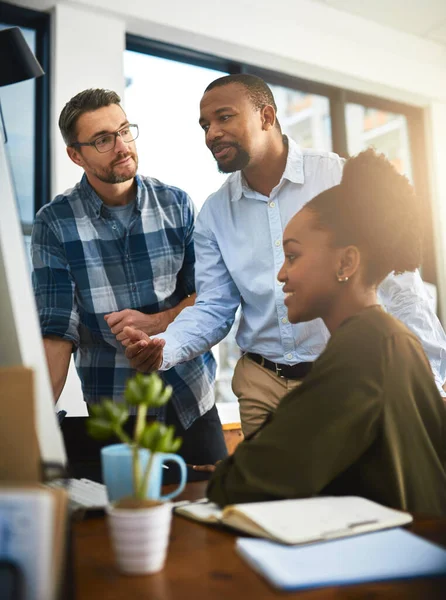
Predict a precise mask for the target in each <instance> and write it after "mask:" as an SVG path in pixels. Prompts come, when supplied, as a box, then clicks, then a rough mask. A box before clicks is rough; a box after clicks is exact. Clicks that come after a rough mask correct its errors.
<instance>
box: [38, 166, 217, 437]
mask: <svg viewBox="0 0 446 600" xmlns="http://www.w3.org/2000/svg"><path fill="white" fill-rule="evenodd" d="M136 183H137V196H136V202H135V209H134V213H133V215H132V217H131V220H130V223H129V227H128V228H127V229H126V228H125V227H124V226H123V224H122V222H121V221H120V220H119V219H118V218H116V217H115V216H114V215H113V213H112V212H111V211H109V210H108V209H107V207H106V205H104V204H103V202H102V201H101V200H100V198H99V197H98V196H97V194H96V193H95V191H94V190H93V188H92V187H91V186H90V184H89V183H88V180H87V178H86V176H85V175H84V176H83V178H82V180H81V181H80V183H78V184H77V185H76V186H75V187H74V188H73V189H72V190H70V191H68V192H66V193H65V194H62V195H59V196H57V197H56V198H55V199H54V200H53V201H52V202H50V203H49V204H47V205H45V206H44V207H43V208H42V209H41V210H40V211H39V212H38V214H37V216H36V220H35V223H34V227H33V233H32V246H31V254H32V261H33V275H32V277H33V286H34V292H35V296H36V301H37V308H38V312H39V317H40V324H41V329H42V335H43V336H57V337H60V338H62V339H65V340H69V341H71V342H72V343H73V346H74V348H75V363H76V367H77V372H78V374H79V377H80V379H81V383H82V390H83V394H84V400H85V401H86V402H87V403H89V404H94V403H96V402H98V401H99V400H100V399H101V397H104V396H107V397H110V398H113V399H114V400H115V401H116V402H120V401H122V397H123V392H124V388H125V383H126V380H127V379H128V378H129V377H131V376H132V375H133V374H134V371H133V370H132V369H130V367H129V364H128V361H127V359H126V357H125V354H124V348H123V346H122V345H121V343H120V342H118V341H117V340H116V338H115V336H114V335H113V333H112V332H111V331H110V329H109V327H108V325H107V323H106V321H105V319H104V315H106V314H107V313H110V312H113V311H120V310H123V309H125V308H131V309H134V310H138V311H141V312H143V313H146V314H154V313H157V312H160V311H164V310H167V309H169V308H173V307H174V306H176V305H177V304H178V303H179V302H180V301H181V300H183V299H184V298H185V297H186V296H187V295H189V294H192V293H194V291H195V283H194V262H195V255H194V247H193V229H194V207H193V204H192V202H191V200H190V198H189V197H188V196H187V194H186V193H185V192H183V191H182V190H180V189H178V188H175V187H171V186H167V185H165V184H163V183H160V182H159V181H157V180H156V179H152V178H150V177H142V176H137V177H136ZM186 310H187V309H186ZM160 375H161V376H162V378H163V379H164V381H165V382H166V383H168V384H170V385H172V387H173V396H172V402H173V404H174V406H175V409H176V411H177V413H178V416H179V419H180V421H181V423H182V425H183V426H184V427H185V428H187V427H189V426H190V425H191V424H192V423H193V421H194V420H195V419H196V418H197V417H199V416H200V415H202V414H204V413H205V412H207V411H208V410H209V409H210V408H211V407H212V405H213V403H214V393H213V383H214V379H215V361H214V358H213V356H212V354H211V353H209V352H208V353H205V354H202V355H200V356H198V357H197V358H195V359H193V360H190V361H188V362H185V363H182V364H180V365H177V366H176V367H174V368H172V369H170V370H168V371H165V372H163V373H160Z"/></svg>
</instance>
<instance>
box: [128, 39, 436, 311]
mask: <svg viewBox="0 0 446 600" xmlns="http://www.w3.org/2000/svg"><path fill="white" fill-rule="evenodd" d="M126 50H130V51H133V52H140V53H142V54H149V55H152V56H157V57H159V58H167V59H170V60H174V61H178V62H183V63H188V64H193V65H196V66H201V67H207V68H212V69H216V70H221V71H226V72H227V73H230V74H235V73H250V74H252V75H258V76H259V77H261V78H262V79H264V80H265V81H266V82H267V83H269V84H272V85H280V86H284V87H288V88H290V89H294V90H297V91H299V92H304V93H308V94H317V95H320V96H326V97H327V98H328V99H329V103H330V119H331V137H332V145H333V152H336V154H338V155H339V156H342V157H344V158H347V157H348V145H347V127H346V114H345V113H346V110H345V109H346V105H347V104H349V103H354V104H360V105H362V106H364V107H366V108H375V109H378V110H383V111H387V112H391V113H398V114H401V115H404V116H405V117H406V120H407V127H408V136H409V152H410V156H411V165H412V175H413V181H414V186H415V188H416V190H417V193H418V194H419V196H420V198H421V199H422V202H423V203H424V207H425V209H426V212H428V214H429V215H430V218H428V219H426V227H425V235H424V252H423V262H422V265H421V267H422V271H423V279H425V281H427V282H429V283H433V284H435V285H437V271H436V256H435V246H434V226H433V219H434V213H433V206H432V199H431V193H430V189H429V180H428V177H427V172H428V164H427V141H426V131H425V127H424V110H423V109H422V108H419V107H416V106H412V105H410V104H404V103H401V102H396V101H393V100H389V99H385V98H381V97H379V96H372V95H369V94H363V93H360V92H354V91H351V90H347V89H343V88H340V87H336V86H333V85H329V84H324V83H320V82H317V81H312V80H309V79H303V78H300V77H296V76H294V75H290V74H286V73H281V72H277V71H272V70H269V69H265V68H261V67H258V66H255V65H250V64H247V63H243V62H237V61H233V60H227V59H224V58H221V57H219V56H214V55H211V54H206V53H203V52H199V51H196V50H192V49H190V48H186V47H183V46H176V45H173V44H169V43H166V42H160V41H158V40H153V39H150V38H144V37H140V36H135V35H132V34H127V35H126ZM439 305H441V302H439Z"/></svg>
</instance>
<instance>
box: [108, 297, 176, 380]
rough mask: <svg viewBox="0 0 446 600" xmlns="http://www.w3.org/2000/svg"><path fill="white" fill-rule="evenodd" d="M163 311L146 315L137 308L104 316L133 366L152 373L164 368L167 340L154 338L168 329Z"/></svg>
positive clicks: (138, 369) (143, 371)
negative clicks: (164, 349) (164, 352)
mask: <svg viewBox="0 0 446 600" xmlns="http://www.w3.org/2000/svg"><path fill="white" fill-rule="evenodd" d="M163 314H164V313H157V314H154V315H146V314H144V313H141V312H139V311H137V310H132V309H128V308H127V309H125V310H121V311H118V312H113V313H109V314H107V315H105V316H104V319H105V321H106V322H107V325H108V326H109V327H110V330H111V332H112V333H113V334H114V335H115V336H116V339H117V340H118V342H121V344H122V345H123V346H124V347H125V355H126V357H127V359H128V361H129V363H130V366H131V367H132V369H136V370H137V371H141V372H142V373H150V372H151V371H156V370H158V369H159V368H160V367H161V364H162V362H163V347H164V344H165V342H164V340H159V339H156V338H155V339H151V338H150V337H149V336H150V335H157V334H158V333H161V332H163V331H165V330H166V328H167V325H168V324H169V323H168V322H166V323H165V322H164V318H163Z"/></svg>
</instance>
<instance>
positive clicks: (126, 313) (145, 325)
mask: <svg viewBox="0 0 446 600" xmlns="http://www.w3.org/2000/svg"><path fill="white" fill-rule="evenodd" d="M104 319H105V320H106V322H107V325H108V326H109V327H110V329H111V332H112V333H113V334H114V335H115V336H116V339H117V340H118V342H121V344H122V345H123V346H125V347H126V346H128V345H129V343H130V340H129V338H128V337H127V336H126V335H125V333H124V327H133V328H134V329H140V330H141V331H143V332H144V333H146V334H147V335H148V336H149V335H157V334H158V333H162V332H163V331H166V329H167V326H168V325H169V323H170V322H171V318H170V314H169V311H167V310H166V311H163V312H160V313H156V314H154V315H146V314H144V313H142V312H139V311H138V310H132V309H130V308H126V309H125V310H120V311H119V312H112V313H109V314H108V315H105V316H104Z"/></svg>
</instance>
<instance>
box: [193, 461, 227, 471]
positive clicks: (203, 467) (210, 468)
mask: <svg viewBox="0 0 446 600" xmlns="http://www.w3.org/2000/svg"><path fill="white" fill-rule="evenodd" d="M218 463H221V460H217V462H216V463H215V465H189V464H188V465H187V466H188V467H190V468H191V469H193V470H194V471H201V472H203V473H213V472H214V471H215V469H216V468H217V465H218Z"/></svg>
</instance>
